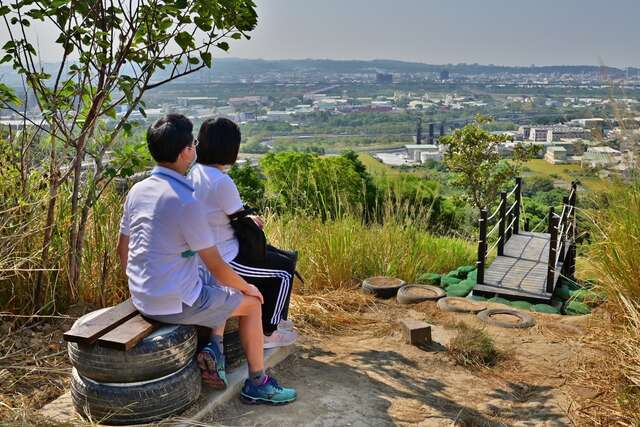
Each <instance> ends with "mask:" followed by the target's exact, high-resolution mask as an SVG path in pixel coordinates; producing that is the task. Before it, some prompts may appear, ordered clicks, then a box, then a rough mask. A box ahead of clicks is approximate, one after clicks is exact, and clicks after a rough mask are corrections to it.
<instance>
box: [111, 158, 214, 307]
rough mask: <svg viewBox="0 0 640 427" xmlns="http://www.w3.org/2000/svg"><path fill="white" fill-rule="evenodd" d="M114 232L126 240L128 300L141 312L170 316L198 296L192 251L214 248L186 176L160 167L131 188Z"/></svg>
mask: <svg viewBox="0 0 640 427" xmlns="http://www.w3.org/2000/svg"><path fill="white" fill-rule="evenodd" d="M120 233H121V234H123V235H125V236H129V254H128V258H127V277H128V279H129V291H130V292H131V301H132V302H133V305H135V306H136V308H137V309H138V310H140V311H141V312H142V313H143V314H151V315H154V314H157V315H160V314H176V313H181V312H182V303H183V302H184V303H185V304H187V305H189V306H190V305H192V304H193V303H194V301H195V300H196V299H197V298H198V296H199V295H200V290H201V289H202V283H201V281H200V278H199V276H198V256H197V255H196V254H195V252H197V251H200V250H202V249H206V248H210V247H213V246H214V245H215V240H214V238H213V235H212V233H211V231H210V230H209V228H208V227H207V221H206V218H205V213H204V208H203V206H202V203H200V202H199V201H198V200H196V199H195V197H194V194H193V187H192V184H191V182H190V181H189V180H188V179H187V177H185V176H183V175H180V174H179V173H177V172H175V171H173V170H171V169H167V168H164V167H160V166H158V167H156V168H154V169H153V172H152V175H151V176H150V177H149V178H147V179H145V180H143V181H140V182H139V183H137V184H136V185H134V186H133V188H131V191H129V194H128V195H127V200H126V202H125V204H124V212H123V214H122V221H121V223H120Z"/></svg>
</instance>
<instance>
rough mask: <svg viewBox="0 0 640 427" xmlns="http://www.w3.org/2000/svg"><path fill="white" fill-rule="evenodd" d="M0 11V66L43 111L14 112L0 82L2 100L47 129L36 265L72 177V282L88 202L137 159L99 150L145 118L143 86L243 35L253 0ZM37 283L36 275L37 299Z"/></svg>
mask: <svg viewBox="0 0 640 427" xmlns="http://www.w3.org/2000/svg"><path fill="white" fill-rule="evenodd" d="M0 17H2V19H3V21H4V24H5V30H6V32H7V35H8V38H9V41H8V42H7V43H5V44H4V46H2V50H3V51H4V56H2V57H1V58H0V63H9V64H11V65H12V66H13V69H14V70H16V71H17V72H18V73H19V74H20V75H22V77H23V80H24V83H25V85H26V87H28V91H29V92H30V93H31V94H32V95H33V99H34V100H35V102H36V103H37V106H38V108H39V110H40V111H41V113H42V118H41V119H34V118H32V117H29V116H28V115H27V114H26V111H25V112H23V111H20V110H18V108H17V107H16V104H17V102H18V99H17V98H16V96H15V95H14V94H13V92H12V91H11V90H9V88H7V87H6V86H0V104H4V107H5V108H9V109H11V110H13V111H14V112H15V113H17V114H19V115H21V116H22V117H24V119H25V120H26V121H28V122H29V123H30V124H31V125H32V126H34V127H36V128H37V129H40V130H42V131H44V132H46V133H47V134H48V136H49V140H50V157H49V160H48V163H49V164H48V165H47V168H48V169H49V173H48V176H49V202H48V203H49V204H48V212H49V219H48V220H47V224H46V227H45V229H44V236H43V250H42V262H41V264H42V268H43V269H44V268H47V264H48V256H47V247H48V245H49V242H50V239H51V229H52V227H53V226H54V224H53V221H54V218H55V215H53V213H54V212H55V204H56V200H57V198H58V190H59V189H60V188H61V186H62V185H63V184H65V183H66V182H67V181H70V183H71V191H70V194H69V195H68V197H69V199H70V204H71V222H70V224H69V225H68V229H69V260H68V262H69V282H70V285H71V288H72V289H73V288H74V285H77V284H78V283H79V279H80V278H79V272H80V263H81V260H82V251H83V244H84V233H85V230H86V224H87V220H88V218H89V213H90V211H91V208H92V206H93V205H94V204H95V202H96V200H97V198H98V197H99V196H100V194H101V193H102V191H103V190H104V188H105V187H106V185H108V184H109V182H110V181H111V180H112V179H113V178H114V177H116V176H122V175H126V173H127V172H128V171H130V170H132V168H134V167H135V166H136V164H141V162H142V160H140V159H137V158H135V157H120V160H121V162H118V161H114V162H105V154H107V152H108V151H109V150H111V149H112V147H113V145H114V143H115V141H116V139H117V137H118V135H119V134H120V133H121V132H123V133H124V134H129V133H130V132H131V131H132V128H133V124H132V123H131V122H130V121H129V118H130V116H131V114H132V113H133V112H134V111H136V110H139V111H140V113H141V114H142V115H143V116H144V115H145V110H144V108H145V105H144V102H143V101H142V97H143V95H144V94H145V93H146V92H147V91H149V90H151V89H154V88H157V87H158V86H160V85H163V84H165V83H168V82H171V81H173V80H175V79H177V78H180V77H182V76H185V75H188V74H192V73H194V72H197V71H198V70H201V69H203V68H211V66H212V61H213V55H212V52H213V50H214V49H220V50H223V51H227V50H228V49H229V44H228V42H227V40H228V39H235V40H238V39H241V38H242V37H245V38H247V39H248V38H249V36H248V35H247V32H249V31H251V30H252V29H253V28H254V27H255V25H256V23H257V15H256V11H255V4H254V2H253V0H139V1H135V2H133V3H131V2H129V3H126V2H124V3H123V2H120V1H118V2H114V1H112V0H97V1H86V0H16V1H14V2H12V3H10V4H8V3H7V2H4V1H0ZM35 21H42V22H45V23H47V24H49V25H52V26H53V28H54V30H53V31H52V33H51V34H47V37H48V38H51V39H52V40H55V43H56V46H57V48H58V51H59V57H60V62H59V63H58V64H56V65H55V66H53V67H45V66H44V65H42V64H43V63H44V62H45V61H44V60H43V59H42V56H41V52H40V51H39V50H38V49H39V47H38V44H37V42H36V40H35V39H36V37H37V36H36V35H34V33H33V32H32V31H29V30H28V29H27V27H29V26H31V24H32V23H33V22H35ZM26 96H27V94H26V93H25V95H24V97H26ZM117 110H119V112H120V113H119V114H116V111H117ZM105 119H109V120H108V121H107V120H105ZM137 152H139V151H137V150H133V151H131V152H130V153H129V154H132V155H133V154H135V153H137ZM87 158H88V159H90V160H91V161H92V163H93V164H94V168H93V171H92V172H91V173H85V171H83V166H82V165H83V162H84V161H86V160H87ZM40 281H41V277H40V276H39V277H38V279H37V283H36V286H35V305H36V306H38V305H39V303H40V300H39V299H40V295H39V293H40Z"/></svg>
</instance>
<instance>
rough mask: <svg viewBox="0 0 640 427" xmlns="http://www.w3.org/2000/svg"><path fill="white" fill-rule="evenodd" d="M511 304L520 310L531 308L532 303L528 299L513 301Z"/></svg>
mask: <svg viewBox="0 0 640 427" xmlns="http://www.w3.org/2000/svg"><path fill="white" fill-rule="evenodd" d="M509 305H510V306H511V307H513V308H517V309H518V310H529V309H531V303H530V302H527V301H512V302H511V304H509Z"/></svg>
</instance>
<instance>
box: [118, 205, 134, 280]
mask: <svg viewBox="0 0 640 427" xmlns="http://www.w3.org/2000/svg"><path fill="white" fill-rule="evenodd" d="M130 222H131V218H130V216H129V196H127V199H126V200H125V202H124V207H123V209H122V219H121V220H120V235H119V236H118V244H117V245H116V253H117V254H118V258H119V259H120V266H121V267H122V273H123V274H124V275H126V274H127V258H128V257H129V234H130V231H129V225H130Z"/></svg>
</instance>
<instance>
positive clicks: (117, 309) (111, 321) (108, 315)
mask: <svg viewBox="0 0 640 427" xmlns="http://www.w3.org/2000/svg"><path fill="white" fill-rule="evenodd" d="M137 314H138V310H137V309H136V308H135V307H134V306H133V304H132V303H131V300H130V299H128V300H126V301H124V302H121V303H120V304H118V305H116V306H114V307H111V308H110V309H109V310H106V311H105V312H104V313H101V314H99V315H98V316H96V317H94V318H93V319H91V320H88V321H86V322H84V323H83V324H82V325H80V326H78V327H77V328H75V329H71V330H69V331H67V332H65V333H64V334H63V338H64V340H65V341H69V342H77V343H80V344H93V343H94V342H95V341H96V340H97V339H98V337H99V336H101V335H104V334H106V333H107V332H109V331H111V330H113V329H115V328H117V327H118V326H120V325H122V324H123V323H124V322H126V321H127V320H129V319H131V318H132V317H134V316H136V315H137Z"/></svg>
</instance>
